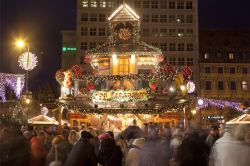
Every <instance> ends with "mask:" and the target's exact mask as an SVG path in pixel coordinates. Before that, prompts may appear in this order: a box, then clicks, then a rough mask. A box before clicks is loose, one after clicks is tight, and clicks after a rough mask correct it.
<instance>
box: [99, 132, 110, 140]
mask: <svg viewBox="0 0 250 166" xmlns="http://www.w3.org/2000/svg"><path fill="white" fill-rule="evenodd" d="M108 138H110V135H109V134H108V133H102V134H100V135H99V136H98V139H99V140H100V141H103V140H105V139H108Z"/></svg>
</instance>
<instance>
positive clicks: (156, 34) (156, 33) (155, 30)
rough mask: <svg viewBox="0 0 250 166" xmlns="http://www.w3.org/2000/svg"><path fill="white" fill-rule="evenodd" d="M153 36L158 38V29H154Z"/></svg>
mask: <svg viewBox="0 0 250 166" xmlns="http://www.w3.org/2000/svg"><path fill="white" fill-rule="evenodd" d="M152 36H158V28H153V29H152Z"/></svg>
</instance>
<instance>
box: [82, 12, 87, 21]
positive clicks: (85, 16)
mask: <svg viewBox="0 0 250 166" xmlns="http://www.w3.org/2000/svg"><path fill="white" fill-rule="evenodd" d="M81 20H82V21H83V22H86V21H88V13H82V17H81Z"/></svg>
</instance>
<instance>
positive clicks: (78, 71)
mask: <svg viewBox="0 0 250 166" xmlns="http://www.w3.org/2000/svg"><path fill="white" fill-rule="evenodd" d="M71 72H72V73H73V75H74V76H75V77H77V78H78V77H80V76H81V75H82V73H83V72H82V69H81V67H80V66H79V65H74V66H73V67H72V68H71Z"/></svg>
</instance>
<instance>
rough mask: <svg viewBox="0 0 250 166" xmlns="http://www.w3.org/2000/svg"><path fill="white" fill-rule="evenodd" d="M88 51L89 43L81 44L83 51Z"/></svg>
mask: <svg viewBox="0 0 250 166" xmlns="http://www.w3.org/2000/svg"><path fill="white" fill-rule="evenodd" d="M87 49H88V43H87V42H81V50H87Z"/></svg>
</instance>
